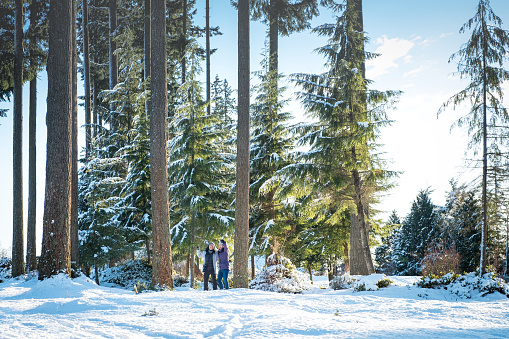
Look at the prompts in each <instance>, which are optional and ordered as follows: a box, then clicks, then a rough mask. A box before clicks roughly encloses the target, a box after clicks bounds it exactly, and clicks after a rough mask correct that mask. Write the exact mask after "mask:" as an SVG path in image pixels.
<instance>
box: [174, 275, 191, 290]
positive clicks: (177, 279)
mask: <svg viewBox="0 0 509 339" xmlns="http://www.w3.org/2000/svg"><path fill="white" fill-rule="evenodd" d="M188 283H189V279H187V278H186V277H184V276H182V275H176V276H174V277H173V285H175V287H181V286H183V285H185V284H188Z"/></svg>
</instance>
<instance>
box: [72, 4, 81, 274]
mask: <svg viewBox="0 0 509 339" xmlns="http://www.w3.org/2000/svg"><path fill="white" fill-rule="evenodd" d="M72 4H73V8H72V23H71V24H72V26H71V27H72V31H71V34H72V59H71V63H72V73H71V74H72V165H71V176H72V177H71V265H72V267H73V268H74V269H75V270H77V269H78V265H79V254H80V251H79V235H78V233H79V226H78V42H77V37H76V21H77V20H76V12H77V8H78V6H77V3H76V1H73V2H72Z"/></svg>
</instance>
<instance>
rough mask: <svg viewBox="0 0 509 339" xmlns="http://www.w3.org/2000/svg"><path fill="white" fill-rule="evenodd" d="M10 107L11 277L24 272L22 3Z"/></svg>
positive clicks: (19, 2)
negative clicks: (12, 97) (11, 121)
mask: <svg viewBox="0 0 509 339" xmlns="http://www.w3.org/2000/svg"><path fill="white" fill-rule="evenodd" d="M14 13H15V14H14V16H15V20H14V25H15V29H14V107H13V111H14V114H13V119H14V121H13V142H12V146H13V150H12V160H13V161H12V193H13V199H12V276H13V277H17V276H20V275H22V274H23V273H25V263H24V246H23V243H24V241H25V240H24V239H23V1H22V0H16V1H15V10H14Z"/></svg>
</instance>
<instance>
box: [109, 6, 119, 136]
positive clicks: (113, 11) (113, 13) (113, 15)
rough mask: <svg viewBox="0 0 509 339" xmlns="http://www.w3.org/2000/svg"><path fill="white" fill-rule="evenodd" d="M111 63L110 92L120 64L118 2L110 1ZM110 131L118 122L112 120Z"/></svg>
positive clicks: (116, 78) (114, 129)
mask: <svg viewBox="0 0 509 339" xmlns="http://www.w3.org/2000/svg"><path fill="white" fill-rule="evenodd" d="M108 12H109V32H110V37H109V40H108V41H109V62H110V90H112V89H113V88H115V86H116V85H117V83H118V62H117V56H116V55H115V50H116V49H117V44H116V43H115V41H114V40H113V37H114V34H115V30H116V29H117V0H109V7H108ZM110 110H111V111H114V110H115V107H114V106H113V105H111V106H110ZM110 129H111V130H112V131H116V130H117V122H116V121H114V119H113V118H111V120H110Z"/></svg>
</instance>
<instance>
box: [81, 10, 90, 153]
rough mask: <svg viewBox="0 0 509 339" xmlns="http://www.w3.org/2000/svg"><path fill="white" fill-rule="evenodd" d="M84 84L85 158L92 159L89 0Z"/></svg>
mask: <svg viewBox="0 0 509 339" xmlns="http://www.w3.org/2000/svg"><path fill="white" fill-rule="evenodd" d="M82 15H83V19H82V20H83V86H84V87H85V159H86V161H88V160H89V159H90V147H91V145H90V144H91V140H92V128H91V123H92V121H91V115H92V113H91V110H90V100H91V95H90V55H89V49H88V47H89V46H88V35H89V34H88V0H83V14H82Z"/></svg>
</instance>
